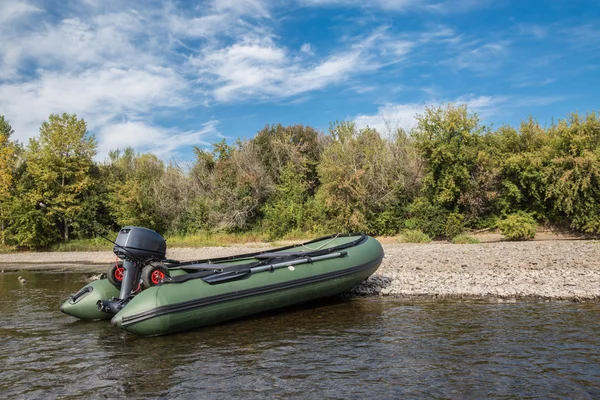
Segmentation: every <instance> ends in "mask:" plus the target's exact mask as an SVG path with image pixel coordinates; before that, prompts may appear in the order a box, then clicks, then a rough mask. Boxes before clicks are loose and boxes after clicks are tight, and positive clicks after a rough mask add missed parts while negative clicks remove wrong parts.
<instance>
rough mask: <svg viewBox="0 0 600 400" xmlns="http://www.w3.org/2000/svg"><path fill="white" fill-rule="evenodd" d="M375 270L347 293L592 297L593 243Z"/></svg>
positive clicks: (427, 257)
mask: <svg viewBox="0 0 600 400" xmlns="http://www.w3.org/2000/svg"><path fill="white" fill-rule="evenodd" d="M383 246H384V250H385V254H386V255H385V259H384V260H383V263H382V265H381V267H380V268H379V270H378V271H377V273H376V274H375V275H373V276H372V277H371V278H370V279H369V280H368V281H366V282H364V283H363V284H361V285H359V286H358V287H356V288H355V289H354V290H352V293H353V294H355V295H380V296H395V297H408V298H411V297H430V298H498V299H519V298H541V299H549V300H600V241H584V240H560V241H535V242H497V243H482V244H476V245H452V244H440V243H433V244H397V243H390V244H384V245H383ZM257 247H260V245H254V246H251V247H250V246H245V247H244V246H236V247H206V248H202V249H169V251H168V253H167V256H168V257H169V258H172V259H178V260H190V259H201V258H211V257H219V256H227V255H233V254H239V253H243V252H252V251H256V248H257ZM114 258H115V257H114V255H113V254H112V253H110V252H77V253H15V254H2V255H0V269H1V270H3V271H5V272H10V271H16V270H66V271H80V272H89V273H92V272H104V270H105V269H106V266H107V264H108V263H110V262H112V261H114Z"/></svg>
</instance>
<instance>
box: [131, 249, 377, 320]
mask: <svg viewBox="0 0 600 400" xmlns="http://www.w3.org/2000/svg"><path fill="white" fill-rule="evenodd" d="M382 260H383V254H382V255H381V256H379V257H377V259H375V260H373V261H369V262H367V263H364V264H361V265H357V266H356V267H352V268H348V269H344V270H340V271H333V272H328V273H326V274H321V275H316V276H311V277H307V278H302V279H298V280H294V281H288V282H282V283H277V284H274V285H269V286H262V287H258V288H252V289H246V290H242V291H239V292H231V293H224V294H220V295H217V296H211V297H206V298H203V299H196V300H190V301H186V302H183V303H177V304H170V305H166V306H160V307H156V308H155V309H153V310H148V311H143V312H141V313H138V314H134V315H131V316H129V317H123V320H122V322H121V325H122V326H128V325H133V324H137V323H139V322H142V321H146V320H148V319H151V318H154V317H158V316H161V315H164V314H170V313H174V312H180V311H187V310H190V309H194V308H198V307H204V306H208V305H212V304H216V303H221V302H224V301H232V300H239V299H243V298H245V297H250V296H258V295H261V294H266V293H271V292H276V291H280V290H286V289H291V288H295V287H298V286H305V285H310V284H313V283H317V282H321V281H327V280H330V279H335V278H339V277H342V276H345V275H350V274H353V273H356V272H360V271H362V270H365V269H369V268H371V267H372V266H374V265H378V264H380V263H381V261H382Z"/></svg>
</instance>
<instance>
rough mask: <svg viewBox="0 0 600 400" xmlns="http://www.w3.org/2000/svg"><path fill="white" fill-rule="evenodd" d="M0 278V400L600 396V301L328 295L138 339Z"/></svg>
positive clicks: (33, 279)
mask: <svg viewBox="0 0 600 400" xmlns="http://www.w3.org/2000/svg"><path fill="white" fill-rule="evenodd" d="M21 275H23V277H24V278H26V279H27V280H28V282H27V284H25V285H21V284H20V283H19V282H18V280H17V276H18V274H15V273H3V274H0V398H2V399H12V398H15V399H29V398H39V399H54V398H61V399H76V398H77V399H78V398H85V399H88V398H111V399H112V398H155V397H158V398H180V399H198V398H215V399H223V398H243V399H251V398H257V399H258V398H260V399H263V398H280V399H289V398H299V399H324V398H328V399H365V398H373V399H375V398H377V399H380V398H383V399H385V398H389V399H397V398H403V399H410V398H419V399H420V398H439V399H482V398H490V399H496V398H497V399H506V398H523V397H526V398H540V399H548V398H569V399H593V398H600V334H599V333H598V328H599V326H600V304H599V303H596V302H589V303H566V302H541V301H540V302H533V301H528V302H507V303H498V302H491V301H490V302H488V301H457V300H454V301H416V300H411V301H407V300H394V299H385V300H384V299H381V298H354V299H339V298H338V299H332V300H327V301H322V302H319V303H313V304H309V305H304V306H301V307H296V308H292V309H287V310H284V311H279V312H273V313H268V314H263V315H259V316H255V317H252V318H246V319H243V320H238V321H233V322H229V323H225V324H221V325H217V326H213V327H208V328H204V329H200V330H196V331H192V332H186V333H181V334H175V335H170V336H164V337H155V338H139V337H135V336H133V335H131V334H128V333H125V332H123V331H120V330H118V329H117V328H113V327H112V326H110V323H109V322H108V321H99V322H82V321H77V320H75V319H74V318H72V317H68V316H66V315H63V314H62V313H61V312H60V311H59V310H58V307H59V306H60V304H61V303H62V301H63V300H64V299H65V298H66V297H67V296H68V295H69V294H70V293H73V292H75V291H76V290H77V289H79V288H80V287H81V286H83V285H84V284H85V278H86V277H87V276H88V275H83V274H78V273H36V272H27V273H22V274H21Z"/></svg>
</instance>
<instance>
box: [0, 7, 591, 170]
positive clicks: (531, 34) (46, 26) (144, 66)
mask: <svg viewBox="0 0 600 400" xmlns="http://www.w3.org/2000/svg"><path fill="white" fill-rule="evenodd" d="M599 96H600V2H598V1H597V0H589V1H584V0H543V1H538V0H519V1H517V0H515V1H513V0H493V1H492V0H370V1H366V0H286V1H284V0H264V1H263V0H208V1H183V0H182V1H168V0H162V1H156V0H144V1H141V0H128V1H119V0H80V1H70V0H38V1H36V0H0V115H4V116H5V117H6V118H7V119H8V120H9V122H10V123H11V125H12V126H13V128H14V130H15V133H14V135H13V139H16V140H18V141H20V142H22V143H27V142H28V139H29V138H31V137H35V136H37V135H38V133H39V127H40V124H41V122H42V121H44V120H46V119H47V118H48V116H49V115H50V114H51V113H63V112H67V113H75V114H77V115H78V116H79V117H81V118H84V119H85V120H86V122H87V124H88V129H89V131H90V132H91V133H93V134H94V135H95V136H96V139H97V141H98V154H97V156H96V159H97V160H98V161H102V160H105V159H106V157H107V154H108V152H109V151H110V150H114V149H118V148H120V149H123V148H125V147H127V146H131V147H133V148H135V149H136V150H137V151H139V152H153V153H155V154H156V155H158V156H159V157H161V158H162V159H164V160H191V159H192V158H193V156H192V151H191V149H192V146H199V147H201V148H207V149H210V148H211V144H212V143H215V142H218V141H220V140H222V139H223V138H225V139H226V140H227V141H228V142H230V143H233V142H234V141H235V140H236V139H237V138H241V139H242V140H244V139H250V138H252V137H253V136H254V135H255V134H256V133H257V132H258V131H259V130H260V129H262V128H263V127H264V126H265V125H266V124H275V123H282V124H284V125H289V124H304V125H310V126H312V127H314V128H317V129H319V130H322V131H323V132H327V130H328V128H329V126H330V123H332V122H334V121H341V120H348V121H354V122H356V124H357V126H358V127H360V128H362V127H366V126H370V127H373V128H376V129H378V130H379V131H380V132H381V133H383V134H386V133H389V132H391V131H394V130H395V129H396V128H404V129H411V128H413V127H414V126H415V124H416V121H415V115H417V114H420V113H422V112H423V110H424V109H425V107H427V106H436V105H440V104H444V103H447V102H455V103H458V104H467V106H468V109H469V110H470V111H473V112H476V113H477V114H478V115H479V116H480V118H481V120H482V122H483V123H485V124H486V125H493V126H494V127H498V126H501V125H502V124H509V125H513V126H518V124H519V123H520V121H521V120H522V119H524V118H527V117H528V116H530V115H531V116H533V117H534V118H536V119H537V120H538V121H539V122H540V123H541V124H543V125H548V124H550V123H552V121H553V120H554V121H556V120H557V119H563V118H565V117H566V116H567V115H568V113H570V112H574V111H578V112H580V113H585V112H590V111H598V110H599V101H598V99H599Z"/></svg>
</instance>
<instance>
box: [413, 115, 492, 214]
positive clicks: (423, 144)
mask: <svg viewBox="0 0 600 400" xmlns="http://www.w3.org/2000/svg"><path fill="white" fill-rule="evenodd" d="M417 121H418V125H417V127H416V129H415V132H414V136H415V139H416V146H417V148H418V149H419V151H420V155H421V157H422V158H423V161H424V162H425V176H424V179H423V191H424V195H425V197H426V198H427V199H428V201H429V202H431V204H433V205H434V206H441V207H443V208H445V209H446V210H448V211H453V212H460V213H463V214H466V215H467V216H468V217H469V218H471V219H472V220H473V219H477V218H479V217H480V216H481V215H483V214H485V213H487V212H490V208H491V206H492V204H493V201H494V199H495V197H496V195H497V182H498V172H497V170H496V169H495V168H494V165H493V162H494V159H493V157H492V155H491V154H490V151H489V149H488V148H486V146H485V141H484V140H483V136H484V133H486V131H487V129H486V128H485V127H484V126H482V125H480V124H479V118H478V117H477V114H469V113H468V111H467V107H466V105H463V106H455V105H453V104H448V105H447V106H445V107H434V108H427V109H426V110H425V113H424V114H423V115H419V116H417Z"/></svg>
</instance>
